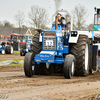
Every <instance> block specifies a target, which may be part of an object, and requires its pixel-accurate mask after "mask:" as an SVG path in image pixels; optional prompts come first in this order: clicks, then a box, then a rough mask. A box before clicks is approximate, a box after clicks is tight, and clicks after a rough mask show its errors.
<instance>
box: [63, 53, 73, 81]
mask: <svg viewBox="0 0 100 100" xmlns="http://www.w3.org/2000/svg"><path fill="white" fill-rule="evenodd" d="M74 72H75V57H74V56H73V55H71V54H69V55H66V57H65V61H64V66H63V73H64V77H65V78H68V79H71V78H72V77H73V76H74Z"/></svg>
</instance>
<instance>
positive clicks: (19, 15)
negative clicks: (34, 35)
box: [14, 11, 25, 33]
mask: <svg viewBox="0 0 100 100" xmlns="http://www.w3.org/2000/svg"><path fill="white" fill-rule="evenodd" d="M14 18H15V20H16V22H17V25H18V28H19V33H20V29H21V28H22V25H23V23H24V21H25V20H24V18H25V16H24V13H23V12H20V11H18V13H17V14H16V15H15V16H14Z"/></svg>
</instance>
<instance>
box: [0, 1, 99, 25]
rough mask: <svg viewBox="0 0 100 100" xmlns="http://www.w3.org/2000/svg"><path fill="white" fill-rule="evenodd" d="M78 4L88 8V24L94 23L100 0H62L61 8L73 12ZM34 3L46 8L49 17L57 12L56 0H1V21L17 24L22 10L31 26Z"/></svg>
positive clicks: (26, 23)
mask: <svg viewBox="0 0 100 100" xmlns="http://www.w3.org/2000/svg"><path fill="white" fill-rule="evenodd" d="M77 4H82V5H84V6H85V7H86V8H87V9H88V10H87V12H88V18H87V24H90V23H93V16H94V15H93V14H94V7H95V6H96V7H100V0H61V6H60V8H59V9H66V10H68V11H70V12H71V11H72V9H74V7H75V6H76V5H77ZM32 5H39V6H40V7H44V8H46V9H47V11H48V13H49V18H51V16H52V15H53V13H54V12H55V3H54V0H0V21H4V20H7V21H9V22H11V23H13V24H16V21H15V19H14V16H15V14H17V12H18V11H21V12H24V14H25V19H26V21H25V23H24V24H25V25H29V26H30V24H29V23H28V21H29V18H28V12H29V11H30V9H31V6H32Z"/></svg>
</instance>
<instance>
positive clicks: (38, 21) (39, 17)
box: [28, 6, 49, 28]
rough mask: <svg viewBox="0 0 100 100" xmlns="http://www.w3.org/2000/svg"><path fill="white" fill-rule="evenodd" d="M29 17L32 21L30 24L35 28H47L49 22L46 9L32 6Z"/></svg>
mask: <svg viewBox="0 0 100 100" xmlns="http://www.w3.org/2000/svg"><path fill="white" fill-rule="evenodd" d="M28 16H29V18H30V19H31V22H30V24H31V25H32V26H33V27H35V28H45V27H46V25H47V24H48V22H49V21H48V13H47V11H46V9H45V8H41V7H39V6H32V7H31V11H30V12H29V13H28Z"/></svg>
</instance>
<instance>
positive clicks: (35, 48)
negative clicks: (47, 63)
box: [32, 33, 42, 56]
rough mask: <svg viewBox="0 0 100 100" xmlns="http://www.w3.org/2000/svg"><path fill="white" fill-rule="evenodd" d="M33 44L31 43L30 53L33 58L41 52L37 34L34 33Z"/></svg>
mask: <svg viewBox="0 0 100 100" xmlns="http://www.w3.org/2000/svg"><path fill="white" fill-rule="evenodd" d="M32 41H33V43H32V53H33V54H34V56H35V55H36V54H39V53H40V52H41V50H42V43H41V42H39V33H36V34H35V35H34V37H33V40H32Z"/></svg>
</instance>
